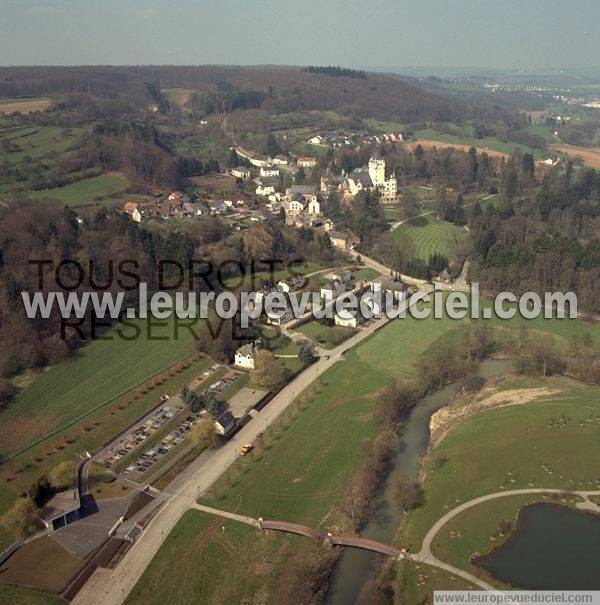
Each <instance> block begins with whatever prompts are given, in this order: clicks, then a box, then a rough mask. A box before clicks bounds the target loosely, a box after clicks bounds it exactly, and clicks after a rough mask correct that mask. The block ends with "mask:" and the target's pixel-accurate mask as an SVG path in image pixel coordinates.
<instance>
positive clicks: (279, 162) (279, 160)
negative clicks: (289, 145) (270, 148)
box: [271, 155, 288, 166]
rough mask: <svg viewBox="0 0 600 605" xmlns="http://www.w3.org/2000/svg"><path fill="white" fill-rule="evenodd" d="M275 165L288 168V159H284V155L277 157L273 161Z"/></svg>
mask: <svg viewBox="0 0 600 605" xmlns="http://www.w3.org/2000/svg"><path fill="white" fill-rule="evenodd" d="M271 161H272V162H273V164H275V165H276V166H287V163H288V161H287V158H284V157H283V156H282V155H276V156H275V157H274V158H273V159H272V160H271Z"/></svg>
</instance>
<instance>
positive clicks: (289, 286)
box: [277, 275, 306, 293]
mask: <svg viewBox="0 0 600 605" xmlns="http://www.w3.org/2000/svg"><path fill="white" fill-rule="evenodd" d="M305 285H306V279H305V278H304V277H302V276H301V275H292V276H291V277H289V278H288V279H282V280H279V282H277V290H279V292H286V293H289V292H295V291H296V290H300V289H301V288H304V286H305Z"/></svg>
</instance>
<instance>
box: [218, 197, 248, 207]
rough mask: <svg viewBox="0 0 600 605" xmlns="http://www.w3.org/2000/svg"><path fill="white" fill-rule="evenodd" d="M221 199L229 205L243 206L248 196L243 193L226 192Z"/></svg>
mask: <svg viewBox="0 0 600 605" xmlns="http://www.w3.org/2000/svg"><path fill="white" fill-rule="evenodd" d="M223 201H224V202H225V203H226V204H227V205H228V206H229V207H230V208H231V207H234V206H236V207H240V206H245V205H246V203H247V202H248V198H247V197H246V196H245V195H244V194H243V193H228V194H227V195H225V196H223Z"/></svg>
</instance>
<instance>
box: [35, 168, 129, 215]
mask: <svg viewBox="0 0 600 605" xmlns="http://www.w3.org/2000/svg"><path fill="white" fill-rule="evenodd" d="M128 185H129V183H128V181H127V179H125V178H124V177H122V176H121V175H120V174H116V173H106V174H100V175H98V176H93V177H91V178H89V179H83V180H81V181H76V182H75V183H71V184H69V185H65V186H64V187H57V188H56V189H41V190H40V191H32V192H30V193H29V197H30V198H32V199H34V200H45V199H50V200H58V201H59V202H61V203H65V204H69V205H70V206H75V207H76V206H84V205H87V204H91V203H93V202H94V201H96V200H97V199H99V198H104V197H108V196H111V195H113V194H114V193H119V192H120V191H123V189H125V188H126V187H127V186H128Z"/></svg>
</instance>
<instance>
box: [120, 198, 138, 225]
mask: <svg viewBox="0 0 600 605" xmlns="http://www.w3.org/2000/svg"><path fill="white" fill-rule="evenodd" d="M141 205H142V204H141V202H126V203H125V205H124V206H123V211H124V212H126V213H127V214H129V215H130V216H131V218H132V220H133V221H134V222H136V223H141V222H142V213H141V210H140V208H141Z"/></svg>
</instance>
